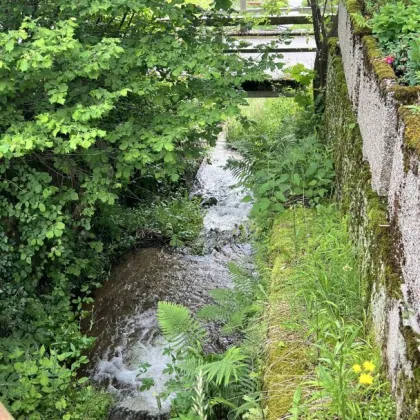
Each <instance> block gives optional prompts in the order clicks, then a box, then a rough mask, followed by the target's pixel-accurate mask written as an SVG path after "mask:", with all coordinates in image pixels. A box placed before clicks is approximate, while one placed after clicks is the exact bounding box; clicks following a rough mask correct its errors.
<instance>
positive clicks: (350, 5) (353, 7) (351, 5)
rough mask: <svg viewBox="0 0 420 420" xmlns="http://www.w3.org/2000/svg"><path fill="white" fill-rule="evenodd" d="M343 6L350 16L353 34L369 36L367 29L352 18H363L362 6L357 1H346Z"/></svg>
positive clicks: (369, 30)
mask: <svg viewBox="0 0 420 420" xmlns="http://www.w3.org/2000/svg"><path fill="white" fill-rule="evenodd" d="M345 6H346V9H347V12H348V14H349V16H350V21H351V24H352V29H353V33H354V34H355V35H359V36H362V35H369V34H371V32H372V31H371V29H370V28H369V27H367V26H360V24H359V23H358V21H357V20H356V19H355V18H354V15H359V16H360V17H362V18H363V17H364V15H363V7H362V5H361V4H360V3H359V2H358V1H357V0H346V1H345Z"/></svg>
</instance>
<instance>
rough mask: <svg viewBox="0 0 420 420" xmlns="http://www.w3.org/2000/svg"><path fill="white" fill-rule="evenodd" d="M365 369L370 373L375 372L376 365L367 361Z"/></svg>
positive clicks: (364, 364)
mask: <svg viewBox="0 0 420 420" xmlns="http://www.w3.org/2000/svg"><path fill="white" fill-rule="evenodd" d="M363 367H364V368H365V370H367V371H368V372H373V371H374V370H375V365H374V364H373V363H372V362H369V361H366V362H365V363H363Z"/></svg>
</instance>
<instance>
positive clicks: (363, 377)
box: [359, 373, 373, 385]
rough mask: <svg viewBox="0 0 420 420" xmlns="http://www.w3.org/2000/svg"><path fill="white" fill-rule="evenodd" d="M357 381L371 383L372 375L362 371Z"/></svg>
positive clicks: (365, 383)
mask: <svg viewBox="0 0 420 420" xmlns="http://www.w3.org/2000/svg"><path fill="white" fill-rule="evenodd" d="M359 383H360V384H362V385H372V384H373V376H372V375H371V374H370V373H362V374H361V375H360V378H359Z"/></svg>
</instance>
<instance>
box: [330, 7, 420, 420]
mask: <svg viewBox="0 0 420 420" xmlns="http://www.w3.org/2000/svg"><path fill="white" fill-rule="evenodd" d="M350 3H351V4H350ZM349 4H350V7H354V5H355V4H356V2H352V1H351V0H347V1H344V0H343V2H342V4H341V5H340V7H339V30H338V35H339V39H338V47H339V50H337V48H336V46H334V47H332V48H331V55H330V65H329V79H328V82H329V86H328V88H327V112H326V115H327V121H326V123H327V132H328V137H329V139H330V141H332V142H335V147H336V148H337V150H336V167H337V176H338V184H339V185H338V195H339V199H340V201H341V202H342V206H343V208H344V210H345V211H347V212H349V213H350V224H351V226H350V230H351V232H352V235H353V238H354V240H355V242H356V243H357V245H358V247H359V249H360V250H361V256H362V260H363V270H364V273H365V275H366V279H367V280H368V282H369V283H370V287H371V308H372V318H373V325H374V328H375V333H376V338H377V340H378V343H379V344H380V346H381V348H382V349H383V355H384V359H385V362H386V366H387V371H388V374H389V378H390V380H391V383H392V388H393V391H394V393H395V396H396V397H397V403H398V404H397V405H398V418H401V419H413V420H414V419H418V418H420V398H419V396H420V351H419V345H420V326H419V325H420V176H419V168H420V157H419V150H420V148H419V147H417V148H416V147H415V146H414V147H413V139H412V137H411V140H410V142H409V141H408V140H407V132H409V131H410V132H411V133H412V132H414V133H415V136H416V135H417V136H418V137H420V133H418V132H417V131H416V130H415V127H414V129H413V126H410V127H408V126H407V123H406V120H405V119H404V118H403V117H402V112H401V110H406V108H404V106H405V105H407V104H416V103H417V104H420V88H418V89H417V88H413V89H411V90H409V88H404V87H400V86H399V85H398V84H397V81H396V78H395V74H393V71H392V69H391V68H390V67H389V66H388V67H389V68H388V69H387V68H386V66H387V65H386V64H385V63H384V61H383V59H382V58H381V56H380V52H378V50H377V49H375V48H374V47H372V45H373V44H374V40H373V44H372V38H371V37H369V36H368V35H367V34H366V32H364V31H361V30H360V28H357V27H356V24H355V22H354V20H353V19H352V16H351V13H349V12H348V10H349ZM352 12H353V11H352ZM337 54H338V55H339V56H340V55H341V58H337ZM337 60H338V61H337ZM416 89H417V90H416ZM407 92H409V95H406V93H407ZM343 95H344V96H345V97H346V98H344V97H343ZM328 96H329V97H328ZM334 97H335V98H334ZM337 97H339V99H337ZM346 100H347V102H346ZM350 114H352V115H350ZM419 118H420V116H419ZM334 119H336V120H335V121H334ZM353 121H354V122H353ZM356 123H357V124H356ZM416 133H417V134H416ZM414 140H415V141H414V143H415V142H416V140H417V139H416V138H415V139H414ZM418 141H419V144H420V138H418Z"/></svg>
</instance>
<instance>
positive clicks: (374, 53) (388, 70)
mask: <svg viewBox="0 0 420 420" xmlns="http://www.w3.org/2000/svg"><path fill="white" fill-rule="evenodd" d="M362 42H363V48H364V53H365V64H366V66H367V67H368V68H371V69H372V70H373V72H374V73H375V75H376V77H377V78H378V80H379V81H382V80H396V79H397V76H396V75H395V73H394V70H393V69H392V67H391V66H390V65H389V64H388V63H386V62H385V61H384V56H383V54H382V52H381V51H380V49H379V47H378V43H377V41H376V39H375V38H374V37H373V36H364V37H363V39H362Z"/></svg>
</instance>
